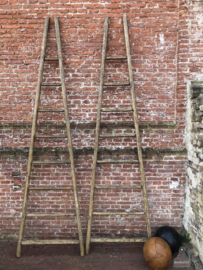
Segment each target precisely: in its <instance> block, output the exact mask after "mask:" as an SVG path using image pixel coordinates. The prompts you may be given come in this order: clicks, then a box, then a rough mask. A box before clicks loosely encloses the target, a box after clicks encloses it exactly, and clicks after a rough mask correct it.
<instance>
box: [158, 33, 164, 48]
mask: <svg viewBox="0 0 203 270" xmlns="http://www.w3.org/2000/svg"><path fill="white" fill-rule="evenodd" d="M159 41H160V44H161V45H160V46H159V49H160V50H163V48H164V44H165V40H164V34H159Z"/></svg>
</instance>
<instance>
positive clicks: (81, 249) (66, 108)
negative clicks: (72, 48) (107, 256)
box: [54, 17, 84, 256]
mask: <svg viewBox="0 0 203 270" xmlns="http://www.w3.org/2000/svg"><path fill="white" fill-rule="evenodd" d="M54 21H55V29H56V41H57V48H58V57H59V68H60V77H61V86H62V95H63V104H64V111H65V121H66V132H67V137H68V149H69V157H70V162H71V173H72V181H73V192H74V199H75V209H76V217H77V224H78V235H79V242H80V255H81V256H84V243H83V236H82V226H81V219H80V207H79V201H78V194H77V183H76V175H75V163H74V155H73V146H72V139H71V132H70V120H69V114H68V104H67V95H66V86H65V77H64V69H63V59H62V51H61V39H60V32H59V21H58V18H57V17H55V18H54Z"/></svg>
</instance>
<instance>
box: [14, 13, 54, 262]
mask: <svg viewBox="0 0 203 270" xmlns="http://www.w3.org/2000/svg"><path fill="white" fill-rule="evenodd" d="M48 28H49V17H46V18H45V24H44V34H43V40H42V47H41V58H40V66H39V75H38V83H37V89H36V97H35V107H34V113H33V122H32V131H31V138H30V148H29V156H28V164H27V174H26V182H25V190H24V199H23V207H22V216H21V223H20V230H19V237H18V246H17V252H16V256H17V257H20V256H21V243H22V239H23V233H24V226H25V215H26V210H27V200H28V189H29V185H30V174H31V168H32V160H33V148H34V141H35V134H36V129H37V116H38V107H39V100H40V93H41V83H42V75H43V68H44V58H45V52H46V44H47V35H48Z"/></svg>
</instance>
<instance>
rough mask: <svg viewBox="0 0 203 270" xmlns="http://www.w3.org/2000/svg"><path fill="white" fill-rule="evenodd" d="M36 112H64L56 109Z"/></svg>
mask: <svg viewBox="0 0 203 270" xmlns="http://www.w3.org/2000/svg"><path fill="white" fill-rule="evenodd" d="M38 112H64V110H63V109H58V110H57V109H56V110H54V109H39V110H38Z"/></svg>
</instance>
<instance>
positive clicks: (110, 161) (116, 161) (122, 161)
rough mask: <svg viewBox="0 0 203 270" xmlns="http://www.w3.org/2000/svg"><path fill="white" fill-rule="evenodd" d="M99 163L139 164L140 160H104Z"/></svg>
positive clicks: (98, 161)
mask: <svg viewBox="0 0 203 270" xmlns="http://www.w3.org/2000/svg"><path fill="white" fill-rule="evenodd" d="M97 163H138V160H133V159H117V160H113V159H104V160H97Z"/></svg>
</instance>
